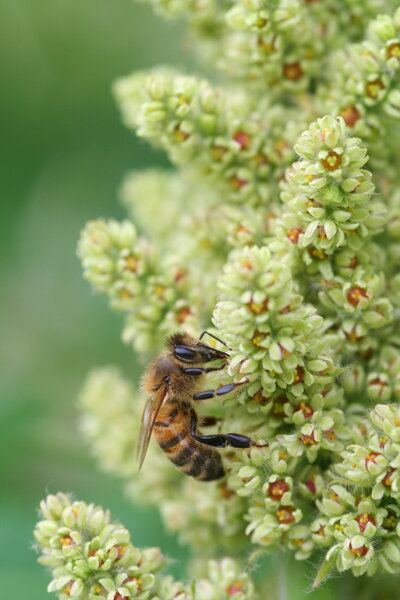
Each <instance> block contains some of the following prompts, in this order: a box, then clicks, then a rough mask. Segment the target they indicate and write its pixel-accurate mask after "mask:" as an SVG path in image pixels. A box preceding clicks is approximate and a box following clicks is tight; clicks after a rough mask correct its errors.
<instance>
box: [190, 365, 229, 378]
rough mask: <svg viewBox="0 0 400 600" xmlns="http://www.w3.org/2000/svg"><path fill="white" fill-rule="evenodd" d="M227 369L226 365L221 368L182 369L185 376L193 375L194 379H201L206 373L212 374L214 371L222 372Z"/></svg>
mask: <svg viewBox="0 0 400 600" xmlns="http://www.w3.org/2000/svg"><path fill="white" fill-rule="evenodd" d="M224 368H225V364H223V365H221V366H220V367H208V368H202V367H188V368H187V369H182V373H184V374H185V375H191V376H192V377H200V375H204V374H206V373H212V372H213V371H221V370H222V369H224Z"/></svg>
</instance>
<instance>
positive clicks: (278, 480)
mask: <svg viewBox="0 0 400 600" xmlns="http://www.w3.org/2000/svg"><path fill="white" fill-rule="evenodd" d="M150 3H151V4H152V5H153V6H154V7H155V9H156V10H157V12H159V13H162V14H163V15H164V16H167V17H170V18H172V17H175V16H184V17H185V19H186V20H187V22H188V25H189V28H190V31H191V32H195V34H196V35H195V38H194V39H196V44H197V45H198V47H199V48H200V49H201V54H202V58H203V60H204V61H205V63H204V64H205V67H206V70H205V72H207V73H209V72H210V66H214V65H216V66H217V68H218V69H221V75H220V76H219V78H218V87H217V85H216V84H214V82H213V81H212V79H211V78H210V79H209V80H205V79H202V78H201V77H197V76H188V75H184V74H181V73H178V72H176V71H174V70H172V69H168V68H156V69H154V70H153V71H152V72H150V73H142V72H141V73H136V74H133V75H131V76H128V77H124V78H121V79H119V80H118V81H117V82H116V84H115V87H114V92H115V96H116V99H117V102H118V104H119V106H120V109H121V112H122V115H123V119H124V122H125V124H126V125H127V126H128V127H129V128H130V129H133V130H134V131H135V132H136V134H137V135H138V136H140V137H142V138H144V139H146V140H148V141H149V142H150V143H152V144H154V145H155V146H157V147H159V148H161V149H163V150H164V151H165V152H166V153H167V155H168V157H169V158H170V160H171V162H172V163H173V165H174V166H175V167H177V168H178V169H179V171H162V170H150V171H147V172H145V173H136V172H135V173H133V174H130V175H129V176H128V178H127V179H126V180H125V182H124V184H123V187H122V199H123V203H124V205H125V207H126V208H127V209H128V212H129V217H130V220H127V221H124V222H122V223H117V222H115V221H104V220H97V221H93V222H91V223H89V224H88V225H87V226H86V227H85V229H84V230H83V232H82V237H81V241H80V243H79V248H78V253H79V256H80V258H81V260H82V265H83V269H84V275H85V277H86V278H87V279H88V280H89V281H90V283H91V284H92V286H93V287H94V289H95V290H96V291H98V292H100V293H102V294H104V295H106V296H107V297H108V299H109V301H110V304H111V307H112V308H113V309H115V310H118V311H121V312H123V313H124V314H125V315H126V323H125V328H124V333H123V338H124V340H125V341H126V342H128V343H133V345H134V347H135V348H136V350H138V351H143V350H145V351H152V352H154V353H156V351H157V350H159V349H161V348H162V344H163V339H164V337H165V335H167V334H170V333H172V332H174V331H177V330H184V331H187V332H189V333H191V334H192V335H194V336H198V335H199V333H200V331H201V330H203V329H207V330H209V331H211V332H212V333H214V334H215V335H216V336H217V338H219V339H220V340H222V341H223V342H224V343H225V344H226V345H227V347H228V348H229V360H228V361H227V364H226V366H224V367H222V366H221V369H219V370H216V371H214V372H213V373H212V374H211V373H210V374H208V375H207V383H205V385H207V388H206V389H218V388H219V386H221V385H224V384H227V383H228V382H234V383H235V386H232V388H233V389H234V390H235V391H234V392H233V393H231V394H230V395H227V396H225V395H222V394H217V396H216V397H215V398H214V399H213V400H210V403H208V402H207V403H204V404H205V405H207V406H205V407H203V403H199V404H202V406H196V411H198V413H199V427H200V428H202V419H203V417H204V416H212V417H213V419H211V420H209V421H210V422H211V423H214V425H211V429H210V430H208V429H207V433H209V432H210V433H211V434H213V433H228V432H237V433H240V434H243V435H246V436H249V437H250V438H251V439H252V440H254V441H255V442H256V443H257V445H252V446H251V447H250V448H248V449H237V448H235V449H233V448H230V449H221V455H222V458H223V462H224V468H225V471H226V477H225V478H223V479H221V480H219V481H216V482H210V483H207V484H205V483H203V482H199V481H196V480H194V479H192V478H189V477H185V476H184V475H183V474H182V473H180V472H179V471H178V470H177V469H174V467H173V466H172V465H171V464H170V463H169V461H167V460H166V459H165V457H164V456H163V453H162V452H161V451H160V450H159V449H156V448H154V446H155V444H150V448H149V453H148V457H147V458H146V461H147V462H146V465H145V468H144V469H143V470H142V472H141V473H140V474H137V473H136V466H135V458H134V454H135V452H134V446H135V445H136V441H137V437H138V428H139V421H140V413H141V409H142V406H143V401H144V398H142V397H141V396H140V394H137V393H136V392H135V391H134V388H133V387H132V385H131V384H130V383H128V382H127V381H125V380H124V379H122V378H121V376H120V375H119V374H118V372H117V371H116V370H113V369H103V370H98V371H96V372H94V373H92V374H91V375H90V376H89V378H88V380H87V382H86V384H85V385H84V388H83V391H82V393H81V397H80V405H81V409H82V412H83V417H82V421H83V429H84V431H85V432H86V434H87V436H88V437H89V440H90V443H91V445H92V449H93V452H94V454H95V455H96V457H97V459H98V461H99V463H100V465H101V466H102V467H103V468H105V469H107V470H112V471H113V472H115V473H117V474H118V475H119V476H120V477H122V478H123V479H125V481H126V484H127V488H128V490H129V493H130V494H132V495H133V496H134V497H135V499H136V500H138V499H139V500H141V501H143V502H146V503H152V504H155V505H157V506H158V507H159V509H160V512H161V514H162V517H163V520H164V522H165V524H166V526H167V527H169V529H171V530H172V531H174V532H175V533H176V534H177V535H178V537H179V540H180V541H181V542H182V543H183V544H185V545H187V546H189V547H190V548H191V549H192V550H194V551H195V553H196V556H197V559H198V563H197V567H198V565H199V564H200V563H201V561H203V560H204V558H208V557H210V556H216V555H217V554H218V553H221V549H223V551H224V553H225V552H226V551H227V550H229V552H230V553H233V552H237V553H240V552H242V553H244V552H248V551H250V552H251V551H252V552H253V554H255V555H258V553H261V552H263V551H264V550H265V548H268V549H269V550H270V549H273V548H277V547H280V548H285V549H286V550H289V551H290V552H291V553H292V554H293V555H294V557H295V558H296V559H297V560H304V559H307V558H309V557H312V556H317V555H318V554H321V552H323V553H324V555H325V558H324V560H323V562H322V564H321V567H320V570H319V571H318V573H317V575H316V578H315V582H314V586H317V585H318V584H319V583H321V581H323V579H324V578H325V577H327V576H328V575H329V573H330V572H331V571H332V570H333V569H337V570H338V571H339V572H342V571H351V573H352V574H353V575H355V576H359V575H363V574H367V575H373V574H374V573H375V572H377V571H378V570H380V571H383V572H385V573H387V574H389V573H397V574H398V573H399V572H400V476H399V472H400V471H399V469H400V463H399V455H400V447H399V443H400V438H399V424H400V408H399V405H398V402H399V398H400V359H399V356H400V341H399V331H398V314H399V309H400V276H399V273H398V265H399V264H400V194H399V190H398V186H399V182H400V178H399V173H400V169H399V160H398V138H399V135H400V121H399V119H398V115H399V106H400V101H399V93H400V92H399V89H398V88H399V65H400V61H399V57H400V9H398V7H397V3H396V2H392V1H391V0H364V1H361V0H345V1H344V2H339V1H338V0H325V1H324V2H318V1H310V0H271V1H268V2H267V1H265V0H237V1H235V2H233V1H232V0H224V1H223V2H216V1H215V0H204V1H203V0H202V1H198V0H193V1H188V2H183V1H182V0H151V2H150ZM395 9H397V10H395ZM392 11H395V12H394V14H390V13H391V12H392ZM384 13H386V14H384ZM200 40H202V41H201V43H200ZM369 157H370V159H369ZM133 222H134V223H135V225H133ZM136 228H137V229H136ZM137 231H140V232H141V233H140V235H138V233H137ZM210 323H213V325H214V329H213V328H211V327H210ZM210 343H215V344H217V343H218V342H217V341H212V342H210ZM226 389H227V388H225V390H226ZM228 389H230V388H228ZM110 398H112V401H111V400H110ZM205 421H206V420H204V421H203V422H205ZM51 502H53V501H51ZM60 502H64V503H67V502H70V504H68V506H65V507H64V508H65V510H67V513H66V514H68V515H69V514H70V512H71V510H70V508H68V507H70V505H72V504H71V501H69V500H68V501H67V500H65V499H64V500H62V501H61V500H60ZM79 507H81V508H79ZM63 510H64V509H63ZM68 511H69V512H68ZM77 511H78V513H79V514H81V513H80V512H79V511H81V512H82V511H83V512H82V514H83V513H84V514H85V515H86V514H89V515H91V514H92V513H93V514H96V515H97V513H98V510H97V509H94V508H91V507H86V505H83V504H78V507H77ZM85 511H86V512H85ZM57 514H59V515H61V514H63V512H62V511H61V512H60V511H59V513H57ZM73 514H75V513H73ZM99 514H100V513H99ZM101 514H103V513H101ZM63 518H64V517H62V516H59V517H57V519H58V521H57V523H56V524H54V523H53V521H51V519H50V521H51V526H50V525H46V526H39V527H40V528H45V529H46V528H49V531H50V530H51V535H52V537H51V540H53V538H54V541H50V538H49V542H48V544H47V542H46V541H42V539H43V540H45V538H41V539H40V540H39V541H40V543H41V544H42V545H44V546H45V547H46V548H50V547H51V548H52V549H53V544H55V546H54V548H55V550H57V552H55V553H53V550H51V551H50V550H48V551H47V550H46V552H45V555H46V556H51V557H52V558H51V560H55V559H54V556H56V557H57V560H58V561H59V562H57V563H54V564H53V563H52V564H51V565H50V566H52V567H54V568H56V567H57V569H58V568H59V569H61V570H60V571H59V572H58V571H57V573H56V574H55V576H54V577H55V580H57V581H58V583H57V584H52V585H53V586H54V585H55V586H56V587H54V590H56V588H57V591H58V592H59V593H64V592H63V590H65V589H68V593H69V594H70V595H74V594H75V595H77V596H78V597H79V594H81V593H83V591H82V590H83V589H85V590H87V589H88V588H87V586H89V585H92V584H93V585H94V584H95V583H96V585H97V582H100V583H99V585H100V586H101V585H103V584H102V583H101V581H102V580H103V579H105V580H106V581H107V582H108V583H107V586H108V587H107V586H106V587H105V588H104V589H105V590H106V591H105V594H106V596H108V598H109V600H121V598H125V597H128V598H129V597H135V596H132V595H131V596H129V594H133V593H136V594H148V596H146V597H149V598H152V597H154V598H160V599H164V598H165V599H167V598H171V600H172V598H181V599H182V600H190V599H192V598H201V599H203V598H215V599H217V598H218V599H220V598H221V599H222V598H225V597H227V598H229V597H231V596H234V597H235V598H237V599H240V600H242V599H245V598H246V599H247V598H249V599H250V598H254V590H253V587H252V584H251V582H250V580H249V579H248V576H247V574H244V573H241V572H240V570H238V568H237V566H235V563H233V562H232V561H231V560H230V559H226V560H225V561H223V562H222V563H212V564H211V566H210V567H209V571H208V575H207V576H206V579H205V580H200V581H198V582H197V584H196V586H195V587H190V586H187V585H186V584H182V583H181V582H175V581H174V580H173V579H172V578H169V577H163V578H160V576H159V575H158V570H157V569H158V568H159V567H157V568H156V567H155V566H154V565H153V564H152V566H151V568H150V567H149V569H148V571H147V572H146V578H145V579H144V582H145V583H143V585H142V584H141V585H140V586H138V584H137V582H138V580H139V577H142V576H143V577H144V575H145V573H144V571H143V570H142V569H144V568H145V565H146V561H145V560H144V561H143V563H142V562H141V561H139V563H140V564H139V563H135V565H136V567H135V568H137V569H139V570H138V571H137V572H136V573H137V575H129V574H128V575H126V574H125V573H128V571H129V569H133V565H132V564H131V563H129V561H128V562H126V563H125V562H123V561H125V560H127V559H128V558H129V560H130V558H131V557H132V556H136V554H135V552H137V553H139V551H138V550H135V551H133V550H130V549H129V550H126V552H124V553H123V554H121V556H119V554H120V552H119V551H115V546H123V544H122V542H121V543H120V542H119V541H118V543H117V542H115V543H113V544H111V542H110V544H111V545H107V543H108V540H109V537H107V536H105V537H104V544H103V538H102V537H101V535H100V533H102V531H103V530H102V531H101V532H99V531H98V530H97V529H96V531H94V532H93V535H94V536H95V537H96V536H97V537H98V538H100V540H101V541H100V542H96V544H99V545H97V546H91V545H90V540H89V546H85V544H87V543H88V537H87V536H86V537H85V538H84V542H82V543H81V542H80V541H79V539H80V538H79V536H78V537H76V539H75V537H74V535H75V533H74V532H75V529H73V524H71V525H68V523H67V524H66V525H65V524H64V522H62V524H61V519H63ZM69 518H70V517H69V516H68V519H69ZM85 518H86V517H85ZM88 518H89V520H90V519H91V518H92V517H90V516H89V517H88ZM96 518H97V517H96ZM102 518H103V517H102ZM71 519H72V517H71ZM48 520H49V519H48ZM102 523H103V521H102ZM99 526H100V525H99ZM59 527H61V529H62V532H61V533H60V534H59V535H60V536H61V537H64V538H67V539H69V537H70V538H71V540H73V542H71V543H65V544H64V545H63V546H62V548H61V547H59V546H57V544H59V542H57V540H59V539H60V538H59V537H57V535H58V534H57V531H58V528H59ZM68 527H70V529H71V528H72V529H73V531H72V529H71V531H70V530H69V529H66V528H68ZM74 527H75V525H74ZM79 527H81V525H79ZM79 527H77V531H78V533H79V531H81V530H80V529H79ZM102 527H103V525H102ZM104 527H106V530H107V531H112V530H111V529H110V530H109V529H107V527H111V525H107V526H104ZM40 531H42V529H40ZM73 533H74V535H73ZM41 535H42V534H41V533H39V536H41ZM49 535H50V534H49ZM102 535H103V534H102ZM104 535H105V534H104ZM107 535H108V534H107ZM110 536H111V533H110ZM111 537H112V536H111ZM82 539H83V538H82ZM124 540H125V542H124V543H125V546H124V548H125V547H127V548H128V547H129V548H131V546H130V545H129V544H130V542H129V541H128V538H124ZM46 544H47V545H46ZM74 548H75V550H76V551H77V552H78V553H79V560H78V559H77V561H78V562H77V563H75V562H74V560H72V559H71V561H69V556H70V555H69V554H68V553H69V552H72V553H73V552H74ZM92 550H95V552H100V550H101V552H100V554H99V559H98V561H99V562H98V563H96V564H95V561H94V560H92V558H93V557H92V556H90V557H88V554H87V553H88V552H89V553H90V552H92ZM65 553H66V554H65ZM85 553H86V554H85ZM205 554H207V557H205ZM67 555H68V556H67ZM71 556H72V555H71ZM74 556H75V555H74ZM76 556H78V554H77V555H76ZM138 556H139V554H138ZM89 559H90V561H91V562H90V563H89V562H88V561H89ZM152 560H153V559H152ZM154 560H155V559H154ZM160 560H161V559H160ZM119 561H122V562H119ZM161 562H162V561H161ZM161 562H160V565H161ZM116 563H118V569H117V568H116ZM49 564H50V563H49ZM76 564H78V571H75V570H74V569H75V566H76ZM89 564H90V565H92V564H93V565H94V566H93V567H90V568H92V569H94V571H93V572H92V571H91V574H90V577H89V576H88V575H87V573H88V572H89V571H87V570H86V571H85V570H84V569H88V568H89V567H88V566H87V565H89ZM96 565H98V566H96ZM105 565H107V567H106V566H105ZM197 567H196V566H195V567H194V568H197ZM65 569H66V570H65ZM71 569H72V571H71ZM79 569H81V570H79ZM82 569H83V570H82ZM96 569H97V570H96ZM102 569H103V570H105V569H108V570H109V573H108V574H107V576H105V575H104V574H103V573H101V574H99V575H98V573H97V571H101V570H102ZM130 572H132V573H133V571H129V573H130ZM71 573H72V575H71ZM82 573H84V574H86V575H87V577H86V575H82ZM122 573H123V574H125V578H121V577H122V575H121V574H122ZM142 573H143V575H142ZM67 575H68V579H66V577H67ZM150 575H151V577H150ZM85 577H86V579H85ZM100 577H101V578H102V579H101V580H100ZM77 578H81V580H82V583H76V581H78V579H77ZM118 578H119V579H118ZM131 578H133V579H135V582H133V580H131ZM89 582H90V583H89ZM110 582H111V583H110ZM150 584H151V585H150ZM57 586H59V587H57ZM74 586H75V587H74ZM82 586H84V587H82ZM85 586H86V587H85ZM112 586H114V587H112ZM115 586H117V587H115ZM118 586H119V587H118ZM135 586H136V587H135ZM147 586H150V587H147ZM103 587H104V586H103ZM139 588H140V589H139ZM52 589H53V588H52ZM96 589H97V588H96ZM120 590H121V591H120ZM72 592H73V593H72ZM65 593H67V592H65ZM96 593H97V592H96ZM101 593H103V592H101ZM152 594H153V596H152ZM103 595H104V594H103ZM100 596H101V594H100ZM139 597H141V596H139ZM143 597H145V596H143Z"/></svg>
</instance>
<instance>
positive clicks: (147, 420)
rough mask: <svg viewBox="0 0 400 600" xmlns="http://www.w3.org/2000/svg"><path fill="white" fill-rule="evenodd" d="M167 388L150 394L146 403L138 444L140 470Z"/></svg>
mask: <svg viewBox="0 0 400 600" xmlns="http://www.w3.org/2000/svg"><path fill="white" fill-rule="evenodd" d="M165 396H166V390H165V389H163V388H161V389H160V390H158V392H157V393H156V394H154V395H152V396H150V397H149V398H148V399H147V401H146V404H145V407H144V410H143V415H142V423H141V425H140V432H139V440H138V445H137V458H138V462H139V470H140V469H141V468H142V465H143V462H144V459H145V456H146V452H147V448H148V447H149V442H150V437H151V432H152V431H153V427H154V423H155V420H156V418H157V415H158V412H159V410H160V408H161V405H162V403H163V402H164V400H165Z"/></svg>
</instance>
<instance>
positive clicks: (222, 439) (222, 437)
mask: <svg viewBox="0 0 400 600" xmlns="http://www.w3.org/2000/svg"><path fill="white" fill-rule="evenodd" d="M192 437H193V438H194V439H195V440H197V441H198V442H201V443H202V444H206V445H207V446H214V447H215V448H225V447H226V446H231V447H232V448H250V447H251V446H255V447H257V448H264V447H265V446H267V445H268V444H257V442H254V441H253V440H252V439H250V438H249V437H247V435H241V434H240V433H217V434H215V435H196V434H192Z"/></svg>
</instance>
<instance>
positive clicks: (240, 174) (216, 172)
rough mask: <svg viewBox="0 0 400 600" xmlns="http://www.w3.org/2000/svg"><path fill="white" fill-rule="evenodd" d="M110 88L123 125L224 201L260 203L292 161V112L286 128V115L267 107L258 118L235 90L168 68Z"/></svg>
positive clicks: (294, 128)
mask: <svg viewBox="0 0 400 600" xmlns="http://www.w3.org/2000/svg"><path fill="white" fill-rule="evenodd" d="M114 89H115V95H116V97H117V100H118V102H119V105H120V107H121V110H122V114H123V118H124V121H125V123H126V124H127V125H128V126H129V127H132V128H133V129H135V130H136V131H137V134H138V135H139V136H141V137H144V138H146V139H148V140H149V141H150V142H152V143H153V144H155V145H157V146H160V147H161V148H163V149H164V150H166V152H167V153H168V155H169V157H170V159H171V160H172V162H173V163H175V164H176V165H178V166H181V167H183V166H186V167H187V166H188V165H190V170H191V171H192V172H194V173H195V174H197V176H198V175H200V176H201V177H204V175H206V176H207V178H208V179H209V180H210V181H211V182H213V183H214V184H217V185H218V186H219V188H220V189H221V191H223V192H224V194H227V195H229V198H230V199H232V200H235V201H238V202H247V203H249V202H250V203H254V202H255V203H257V204H260V203H265V202H266V201H267V200H269V199H270V190H271V183H274V182H275V183H277V181H278V180H279V178H280V177H281V176H282V173H283V169H284V168H285V167H286V166H287V165H288V164H289V163H290V161H291V160H292V159H293V151H292V145H293V143H294V140H295V139H296V137H297V135H298V133H299V132H300V131H301V124H300V123H298V122H297V123H296V124H295V114H294V113H293V121H289V122H288V111H285V113H284V112H282V110H280V109H279V107H275V108H274V109H272V110H270V111H269V113H268V115H267V118H265V117H264V116H263V114H259V113H258V112H256V111H254V108H253V104H252V101H251V98H249V97H248V96H247V95H246V94H244V93H243V92H242V91H240V92H238V91H236V92H235V93H232V92H231V93H227V92H224V91H223V90H222V89H217V88H214V87H212V86H211V85H210V84H209V83H208V82H207V81H205V80H200V79H197V78H195V77H188V76H184V75H179V74H177V73H173V72H172V71H168V70H157V71H154V72H152V73H150V74H148V75H147V76H146V75H145V74H143V73H139V74H134V75H132V76H130V77H126V78H124V79H120V80H119V81H118V82H117V83H116V85H115V88H114ZM284 114H285V117H284ZM289 114H290V112H289ZM283 118H285V120H284V121H283ZM272 189H274V188H272Z"/></svg>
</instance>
